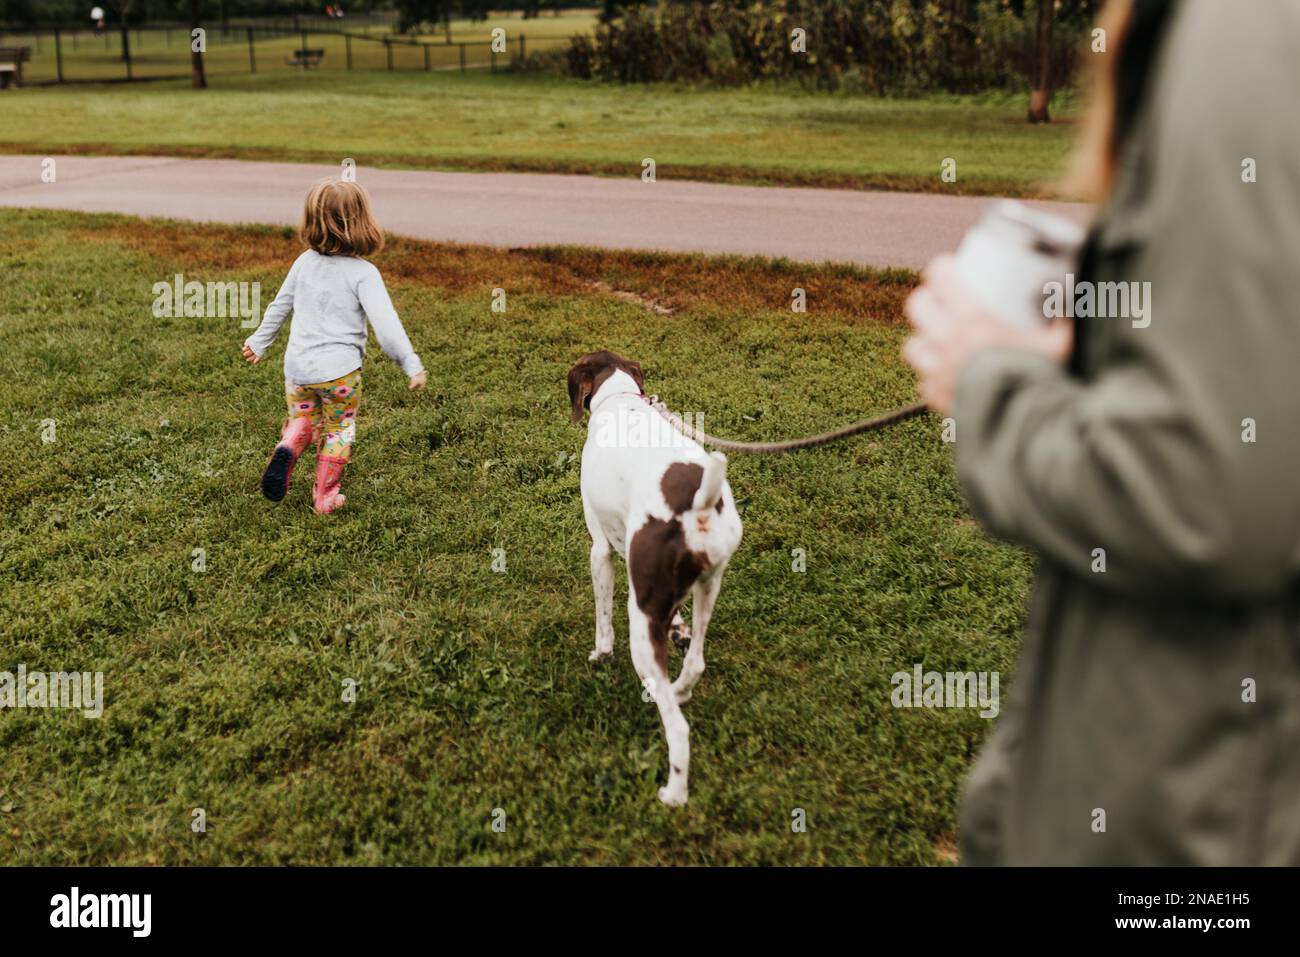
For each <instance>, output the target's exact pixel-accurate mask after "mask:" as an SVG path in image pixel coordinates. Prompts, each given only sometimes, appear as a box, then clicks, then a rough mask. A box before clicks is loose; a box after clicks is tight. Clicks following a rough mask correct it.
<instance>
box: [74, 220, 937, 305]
mask: <svg viewBox="0 0 1300 957" xmlns="http://www.w3.org/2000/svg"><path fill="white" fill-rule="evenodd" d="M97 220H98V222H97V223H96V225H94V226H92V227H85V228H81V229H77V230H74V231H73V235H74V236H75V238H76V240H77V241H78V242H85V243H91V244H104V243H122V244H124V245H126V246H128V247H130V248H131V249H133V250H136V251H138V252H141V253H143V254H145V255H148V256H151V257H157V259H158V260H159V261H160V263H166V264H167V265H166V268H165V269H164V270H163V273H164V274H166V275H170V274H171V272H182V273H189V274H192V275H193V277H199V276H201V275H202V274H203V273H204V272H209V273H212V272H221V273H224V274H228V273H231V272H239V271H245V270H246V271H249V272H253V271H265V270H270V271H272V272H277V273H281V274H283V273H287V272H288V269H289V264H290V263H292V262H293V260H294V258H295V257H296V256H297V255H298V254H299V253H300V252H301V251H302V249H303V245H302V243H301V242H300V241H299V239H298V238H297V235H296V233H295V231H294V230H293V229H290V228H287V227H274V226H258V227H247V226H210V225H204V226H203V227H202V228H199V227H196V226H194V225H193V224H189V223H180V222H172V221H157V220H139V219H134V218H132V217H126V216H102V217H97ZM373 258H374V262H375V265H377V266H378V267H379V269H380V271H381V272H382V273H383V274H384V277H385V278H386V279H387V280H388V281H389V282H396V283H401V282H403V281H406V282H411V283H419V284H421V285H423V286H427V287H433V288H435V289H438V290H439V291H441V292H445V293H448V294H450V295H453V296H468V295H473V294H480V293H481V294H484V295H490V294H491V290H493V289H495V288H503V289H505V290H506V291H507V293H508V294H511V295H516V294H524V295H548V296H556V295H560V296H578V295H590V294H591V293H592V292H593V291H594V292H596V293H598V294H601V295H608V296H613V297H615V298H618V299H623V300H625V301H628V302H633V303H635V304H637V305H640V306H642V307H643V308H645V309H647V310H649V311H650V312H652V313H654V314H656V315H662V316H668V315H672V314H674V313H677V312H680V311H683V310H691V309H697V310H707V309H717V308H720V307H722V306H723V305H724V304H725V305H726V306H727V307H728V308H732V307H735V306H743V307H745V308H766V309H780V310H786V311H789V310H790V309H791V305H792V302H793V294H794V290H795V289H802V290H804V293H805V297H806V302H807V312H808V314H809V315H810V316H815V315H823V314H831V313H834V314H836V316H837V318H836V321H840V322H842V321H843V320H844V319H845V317H846V316H847V317H855V316H861V317H869V318H870V320H871V321H874V322H886V323H890V324H898V323H900V322H901V321H902V319H901V316H902V305H903V301H904V300H905V299H906V298H907V295H908V293H909V292H910V291H911V290H912V288H913V287H914V286H915V284H916V282H917V276H916V273H914V272H912V271H910V270H905V269H884V270H877V269H870V268H863V267H855V266H847V265H812V264H804V263H796V262H791V261H788V260H770V259H762V258H758V257H713V256H702V255H681V254H668V253H641V252H629V251H614V250H601V249H592V248H587V247H576V246H565V247H535V248H513V249H509V250H502V249H493V248H490V247H484V246H465V245H456V244H443V243H433V242H427V241H423V240H417V239H407V238H405V237H397V236H390V237H389V238H388V243H387V245H386V247H385V248H384V250H383V252H381V253H380V254H379V255H378V256H375V257H373Z"/></svg>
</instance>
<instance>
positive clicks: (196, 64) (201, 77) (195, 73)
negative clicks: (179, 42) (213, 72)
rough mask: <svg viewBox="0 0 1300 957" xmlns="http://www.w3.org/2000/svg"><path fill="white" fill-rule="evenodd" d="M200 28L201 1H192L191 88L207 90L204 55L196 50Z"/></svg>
mask: <svg viewBox="0 0 1300 957" xmlns="http://www.w3.org/2000/svg"><path fill="white" fill-rule="evenodd" d="M198 27H199V0H190V86H192V87H193V88H194V89H196V90H202V89H206V88H207V85H208V78H207V75H206V74H205V73H204V72H203V54H202V53H200V52H199V51H198V50H196V49H194V32H193V31H194V30H197V29H198Z"/></svg>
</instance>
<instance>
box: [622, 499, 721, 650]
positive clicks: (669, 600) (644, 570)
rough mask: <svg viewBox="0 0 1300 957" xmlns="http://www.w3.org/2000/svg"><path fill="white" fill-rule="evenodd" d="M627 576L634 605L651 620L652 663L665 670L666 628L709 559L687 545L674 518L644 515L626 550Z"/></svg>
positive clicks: (705, 568)
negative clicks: (663, 518)
mask: <svg viewBox="0 0 1300 957" xmlns="http://www.w3.org/2000/svg"><path fill="white" fill-rule="evenodd" d="M627 559H628V562H627V566H628V577H629V578H630V579H631V582H632V591H633V593H634V594H635V595H636V604H637V607H638V608H640V609H641V611H642V612H643V613H644V614H645V616H646V618H647V619H648V620H649V624H650V643H651V645H653V646H654V652H655V663H656V664H658V665H659V668H660V670H662V671H663V673H664V674H665V675H667V674H668V629H669V627H670V626H671V625H672V621H673V615H674V614H676V612H677V609H678V607H679V606H680V605H681V603H682V602H683V601H684V600H685V599H686V593H687V592H688V591H689V590H690V587H691V585H693V584H695V580H696V579H697V578H699V577H700V573H701V572H704V571H707V570H708V568H709V559H708V557H707V556H706V555H704V554H703V553H701V552H693V551H691V549H690V548H689V547H687V545H686V534H685V533H684V532H683V531H682V523H681V522H679V521H677V519H672V520H671V521H667V522H664V521H660V520H659V519H657V518H651V519H647V521H646V523H645V524H644V525H642V526H641V527H640V528H639V529H637V531H636V534H635V535H633V536H632V541H631V542H630V543H629V545H628V550H627Z"/></svg>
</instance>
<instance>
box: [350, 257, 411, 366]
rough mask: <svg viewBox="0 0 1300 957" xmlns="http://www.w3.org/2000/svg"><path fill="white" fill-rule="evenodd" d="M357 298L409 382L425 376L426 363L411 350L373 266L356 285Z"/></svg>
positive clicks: (390, 300)
mask: <svg viewBox="0 0 1300 957" xmlns="http://www.w3.org/2000/svg"><path fill="white" fill-rule="evenodd" d="M357 298H358V299H359V300H360V301H361V308H362V309H364V310H365V313H366V318H367V319H369V320H370V326H371V328H372V329H374V330H375V338H376V339H378V340H379V345H380V346H381V347H382V348H383V350H384V352H386V353H387V354H388V357H389V358H390V359H392V360H393V361H394V362H396V363H397V364H398V365H399V366H401V367H402V371H403V372H405V373H406V375H407V377H408V378H410V379H414V378H415V377H416V376H418V375H419V374H420V373H421V372H423V371H424V363H423V362H421V361H420V357H419V356H417V355H416V354H415V350H414V349H413V348H411V340H410V339H408V338H407V336H406V330H405V329H403V328H402V320H401V319H399V318H397V310H396V309H394V308H393V300H392V299H390V298H389V297H388V290H387V289H386V288H385V287H384V280H383V277H382V276H380V275H379V270H378V269H375V268H374V267H373V266H371V268H370V270H369V271H368V272H367V274H366V276H365V278H363V279H362V280H361V281H360V282H359V283H357ZM412 388H415V386H412Z"/></svg>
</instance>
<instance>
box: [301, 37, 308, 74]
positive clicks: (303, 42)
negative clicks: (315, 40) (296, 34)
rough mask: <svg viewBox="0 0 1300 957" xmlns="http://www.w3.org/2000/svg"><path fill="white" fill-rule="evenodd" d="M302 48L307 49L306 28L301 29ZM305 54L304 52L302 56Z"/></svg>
mask: <svg viewBox="0 0 1300 957" xmlns="http://www.w3.org/2000/svg"><path fill="white" fill-rule="evenodd" d="M302 48H303V49H304V50H306V49H307V31H306V30H303V31H302ZM305 55H306V54H304V56H305ZM304 69H305V68H304Z"/></svg>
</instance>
